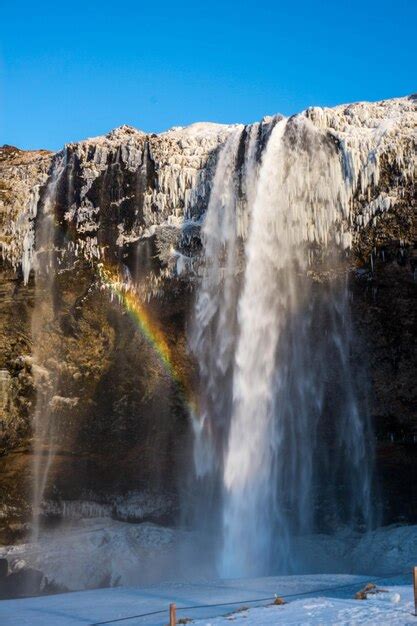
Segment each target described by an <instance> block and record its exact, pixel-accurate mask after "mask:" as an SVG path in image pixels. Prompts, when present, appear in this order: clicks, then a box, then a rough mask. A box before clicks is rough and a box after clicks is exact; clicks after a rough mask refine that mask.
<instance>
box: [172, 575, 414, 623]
mask: <svg viewBox="0 0 417 626" xmlns="http://www.w3.org/2000/svg"><path fill="white" fill-rule="evenodd" d="M416 570H417V568H416ZM176 623H177V607H176V606H175V604H170V605H169V626H176Z"/></svg>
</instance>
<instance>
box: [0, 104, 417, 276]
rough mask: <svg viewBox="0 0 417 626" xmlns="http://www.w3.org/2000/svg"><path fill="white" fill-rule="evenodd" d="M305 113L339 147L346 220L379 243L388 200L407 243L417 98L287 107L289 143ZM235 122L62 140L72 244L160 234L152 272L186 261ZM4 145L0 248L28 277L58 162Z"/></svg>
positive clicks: (123, 241)
mask: <svg viewBox="0 0 417 626" xmlns="http://www.w3.org/2000/svg"><path fill="white" fill-rule="evenodd" d="M305 118H306V119H307V120H309V121H310V122H311V123H312V124H313V125H314V126H315V127H316V128H317V129H319V131H320V132H321V133H323V135H324V136H325V137H326V138H327V139H328V140H329V141H333V142H334V143H335V144H336V146H337V150H338V152H339V155H340V159H341V160H342V162H343V164H344V168H345V175H346V183H347V185H349V186H350V187H351V196H352V200H351V209H352V211H351V216H350V218H349V221H350V224H349V228H350V230H351V232H352V233H353V235H354V241H355V243H356V246H357V249H358V250H359V251H360V252H361V253H363V254H368V253H369V252H370V249H371V248H372V247H374V245H375V244H382V243H383V240H384V235H383V233H381V232H374V230H373V228H374V226H375V224H376V222H377V220H378V218H379V216H381V215H382V214H384V213H386V212H387V211H388V210H389V212H390V215H391V216H393V215H394V216H397V218H398V219H396V220H395V221H396V224H395V230H396V233H397V235H398V236H397V238H398V239H404V240H405V241H408V243H411V241H412V240H413V237H414V235H413V233H414V234H415V231H414V230H413V228H415V225H413V223H412V222H413V220H412V218H413V215H412V211H410V208H411V207H412V205H413V202H414V200H415V187H414V184H415V177H416V158H417V157H416V152H417V151H416V142H417V138H416V126H417V99H416V98H415V97H414V96H410V97H408V98H398V99H393V100H385V101H382V102H376V103H368V102H361V103H356V104H349V105H342V106H338V107H335V108H319V107H313V108H309V109H307V110H306V111H304V112H302V113H300V114H298V115H296V116H294V117H293V118H291V120H290V124H288V130H287V135H288V141H289V142H293V141H295V140H296V135H297V133H300V132H301V131H300V130H299V128H300V126H299V125H298V124H297V122H298V121H299V120H302V119H305ZM276 119H277V118H265V119H264V120H263V121H262V123H261V124H260V125H259V130H258V139H257V158H258V159H260V158H261V156H262V151H263V148H264V145H265V142H266V139H267V135H268V132H270V129H271V127H272V126H273V125H274V123H275V122H276ZM234 128H235V126H225V125H220V124H209V123H198V124H193V125H191V126H189V127H184V128H182V127H178V128H173V129H171V130H169V131H167V132H164V133H161V134H159V135H156V134H146V133H143V132H141V131H138V130H136V129H134V128H132V127H129V126H122V127H120V128H117V129H115V130H113V131H112V132H110V133H109V134H108V135H106V136H103V137H97V138H93V139H87V140H85V141H82V142H79V143H74V144H68V145H67V146H65V148H64V149H63V153H62V154H63V158H64V161H65V167H64V171H63V172H62V174H61V177H60V181H59V184H58V191H57V201H58V202H57V215H56V218H57V220H59V224H60V228H61V230H62V233H63V236H64V238H65V246H66V247H67V248H68V250H69V251H72V252H74V253H75V254H76V255H79V254H80V255H85V256H86V257H87V258H96V259H99V258H101V257H103V256H106V255H109V256H110V257H113V258H118V259H122V258H127V256H128V255H129V254H130V252H131V250H132V245H133V244H136V243H137V242H140V241H144V242H145V241H150V240H152V241H153V243H154V244H155V246H156V252H157V254H158V256H159V260H160V261H161V267H160V268H159V270H158V272H157V273H156V275H153V280H154V281H156V283H158V279H161V277H162V276H167V275H170V276H173V275H175V274H176V273H180V272H181V271H183V270H184V269H186V270H187V269H190V267H191V265H192V260H191V259H190V257H192V256H193V251H192V250H189V249H188V246H189V245H190V244H191V243H192V241H193V238H194V236H195V235H197V238H198V229H199V226H200V224H201V218H202V216H203V214H204V211H205V209H206V207H207V202H208V198H209V193H210V187H211V183H212V178H213V172H214V167H215V163H216V158H217V152H218V148H219V146H221V145H223V143H224V141H225V140H226V138H227V136H228V135H229V133H230V132H231V131H232V130H233V129H234ZM249 131H250V126H248V127H245V128H243V127H242V135H241V151H240V163H238V167H239V166H242V163H243V159H244V153H245V141H246V139H247V136H248V135H249ZM300 140H302V138H301V139H300V137H298V141H300ZM1 156H2V157H3V158H1V161H0V175H1V178H2V181H3V189H2V195H1V200H0V201H1V208H2V223H1V225H0V227H1V230H0V245H1V250H2V256H3V259H4V260H5V261H7V262H10V263H11V264H12V265H13V266H14V267H16V268H17V267H18V266H19V265H21V267H22V270H23V274H24V279H25V282H27V280H28V278H29V272H30V268H31V264H32V259H33V250H32V248H33V245H34V221H35V218H36V210H37V209H36V205H37V202H38V200H39V198H40V199H41V202H42V185H45V182H46V178H47V176H46V170H47V169H48V166H49V168H53V163H54V158H56V157H53V155H51V154H44V153H35V154H34V155H33V156H31V153H27V154H26V153H21V152H14V151H11V150H10V149H7V148H3V149H2V155H1ZM390 219H391V220H392V218H390ZM400 223H404V228H401V226H400ZM366 229H367V232H371V231H372V233H373V235H372V241H370V240H368V241H367V242H365V241H364V238H363V236H361V232H362V231H364V230H366ZM368 239H369V238H368ZM61 244H62V242H61ZM63 253H64V250H63Z"/></svg>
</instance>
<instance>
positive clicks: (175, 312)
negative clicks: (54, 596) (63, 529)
mask: <svg viewBox="0 0 417 626" xmlns="http://www.w3.org/2000/svg"><path fill="white" fill-rule="evenodd" d="M280 119H281V116H279V115H277V116H273V117H266V118H264V119H263V120H262V121H261V122H260V123H258V124H252V125H247V126H244V125H231V126H227V125H220V124H209V123H201V124H193V125H191V126H189V127H185V128H173V129H171V130H169V131H167V132H164V133H161V134H158V135H156V134H149V133H144V132H141V131H138V130H136V129H134V128H131V127H128V126H122V127H120V128H117V129H115V130H113V131H112V132H110V133H109V134H108V135H106V136H102V137H97V138H92V139H87V140H85V141H82V142H79V143H73V144H68V145H66V146H65V147H64V148H63V150H62V151H61V152H59V153H57V154H52V153H49V152H46V151H38V152H24V151H20V150H18V149H16V148H12V147H10V146H4V147H3V148H1V149H0V249H1V259H2V263H1V266H0V294H1V296H2V297H1V298H0V378H1V380H2V385H1V394H2V398H1V407H3V408H2V412H1V414H0V425H1V428H0V450H1V451H3V452H9V451H10V450H13V449H14V450H19V449H20V448H19V446H22V445H26V444H27V442H28V440H29V438H30V436H31V417H32V416H33V412H34V406H35V393H34V375H35V377H36V376H38V383H39V381H42V384H43V385H45V386H46V387H48V385H49V387H51V380H54V381H55V382H54V385H55V388H54V391H53V395H52V396H51V403H50V405H51V410H52V411H53V415H54V420H55V423H56V424H57V425H58V426H57V428H58V432H59V435H60V444H59V446H60V448H59V451H58V452H57V462H56V463H55V465H54V470H53V472H54V479H56V480H55V485H56V488H57V489H58V491H60V493H62V494H64V496H65V497H69V498H71V497H77V496H80V497H81V496H82V495H83V494H82V493H80V488H81V487H80V485H81V486H82V487H85V489H87V490H89V493H90V491H94V490H96V489H97V488H98V487H100V488H103V485H105V488H106V489H107V490H109V491H111V490H112V489H114V488H115V487H114V486H115V481H116V475H118V476H119V477H118V478H117V481H118V482H117V481H116V482H117V488H118V489H120V488H123V489H132V488H136V486H137V484H136V483H137V481H138V480H139V481H140V480H145V479H146V480H150V477H156V478H155V479H156V480H159V479H160V477H161V476H163V482H164V481H165V483H166V484H165V486H166V488H167V489H170V488H172V482H173V481H174V480H175V475H176V472H177V471H178V468H179V467H180V466H183V465H184V462H185V457H186V456H187V454H188V453H189V446H188V447H187V437H188V431H187V428H188V426H187V418H186V415H185V411H184V407H183V406H182V402H181V398H179V396H178V389H176V387H175V384H174V383H173V381H172V377H171V378H170V377H169V376H168V375H167V372H166V371H165V370H164V367H162V366H161V359H160V358H159V357H158V355H157V354H156V353H155V349H154V347H152V346H150V345H149V342H148V341H147V340H146V337H143V336H142V335H141V334H140V333H137V332H135V327H134V326H132V324H130V323H128V322H127V321H126V318H127V315H126V312H124V311H123V308H122V307H121V306H120V305H119V303H118V301H117V300H118V297H116V298H114V293H115V292H117V289H118V287H117V288H115V287H114V286H112V288H111V289H108V287H109V285H108V284H107V285H106V284H103V267H104V268H105V269H106V268H107V269H109V268H111V271H113V270H114V268H117V271H118V273H119V274H118V276H117V278H118V279H121V281H122V282H123V281H124V282H128V281H130V280H131V279H133V281H134V282H135V284H136V285H137V289H138V291H140V296H141V300H142V301H143V302H146V303H147V306H148V315H149V316H150V317H151V318H152V322H153V324H154V330H155V329H156V330H155V332H156V331H157V329H159V330H161V329H162V330H163V335H164V337H165V339H164V341H165V343H166V345H163V349H164V350H165V349H168V350H169V351H170V355H171V357H172V359H173V360H174V361H175V364H176V372H175V376H176V377H177V378H178V377H179V378H183V377H184V376H183V373H184V372H186V373H187V376H188V377H189V378H190V379H191V380H192V378H193V376H194V375H195V374H194V369H195V368H194V365H193V362H192V359H191V357H190V355H189V351H188V349H187V338H186V331H185V329H186V325H187V323H188V320H189V316H190V310H191V297H192V295H191V294H192V291H193V289H192V288H193V287H194V286H195V284H197V283H198V282H199V280H200V274H201V272H200V269H201V249H202V246H201V237H200V231H201V226H202V224H203V222H204V216H205V213H206V210H207V207H208V204H209V199H210V193H211V190H212V188H213V182H214V176H215V170H216V165H217V163H218V159H219V153H220V150H221V148H222V147H223V146H224V145H225V142H226V141H227V139H228V137H230V136H231V133H234V134H235V135H236V136H237V135H238V136H239V141H238V146H237V150H236V160H235V162H234V164H233V172H232V173H231V175H232V177H233V184H234V188H235V190H237V203H236V206H237V210H238V213H239V215H238V219H239V220H241V224H240V228H239V236H240V237H245V233H246V230H247V215H246V214H245V210H244V207H245V203H246V200H247V197H248V195H250V193H251V191H253V190H251V189H249V188H248V179H247V177H245V176H244V169H245V163H247V160H248V158H249V157H250V158H253V159H254V160H255V161H256V162H257V163H258V164H259V163H261V161H262V158H263V155H264V153H265V148H266V146H267V143H268V139H269V137H270V134H271V131H272V130H273V129H274V127H275V125H276V124H277V122H278V121H279V120H280ZM416 129H417V99H416V97H415V96H409V97H405V98H398V99H393V100H386V101H382V102H376V103H366V102H363V103H356V104H349V105H342V106H338V107H335V108H318V107H314V108H310V109H307V110H306V111H304V112H302V113H300V114H298V115H295V116H293V117H291V118H290V119H289V120H288V122H287V123H286V125H285V134H284V137H283V141H284V143H286V144H287V145H288V146H290V147H293V148H294V151H293V153H294V154H296V153H297V150H299V151H300V154H306V153H309V152H310V153H312V154H313V155H314V150H315V149H316V148H317V146H319V147H321V148H323V146H324V147H325V148H326V150H327V149H328V150H330V151H331V153H332V155H333V156H335V158H336V159H338V161H339V162H340V164H341V166H342V171H343V185H342V187H343V189H342V192H343V197H344V200H346V206H345V207H344V211H343V215H342V217H341V219H342V220H343V228H342V229H341V232H343V233H344V237H343V242H342V244H343V245H342V247H345V249H346V248H347V250H348V254H347V255H346V258H347V263H346V264H345V267H346V268H347V270H352V269H354V271H353V272H351V278H352V276H353V278H352V296H353V317H354V322H355V329H356V331H357V332H358V334H359V335H361V337H362V339H363V345H364V346H365V347H364V350H365V352H366V353H367V359H368V361H369V368H370V371H371V377H370V378H371V386H372V392H373V393H372V396H371V397H372V401H371V409H370V412H371V415H372V417H373V420H374V423H375V427H376V432H377V434H378V436H379V437H380V438H381V442H382V443H381V444H380V446H379V448H378V451H377V452H378V454H379V459H380V460H379V461H378V462H380V463H381V468H382V469H381V475H383V477H384V478H383V479H384V480H385V481H386V483H387V485H389V489H388V491H387V493H388V496H387V501H388V502H389V503H388V505H387V507H388V509H389V511H390V513H389V515H390V516H391V517H390V519H396V515H397V508H398V510H401V511H402V513H403V512H404V510H406V509H407V513H406V514H407V515H409V517H410V519H411V518H413V519H417V511H415V510H414V508H413V505H412V504H411V505H410V504H407V506H406V507H403V506H399V505H398V506H397V504H396V502H397V501H398V498H397V497H396V490H397V492H398V487H399V485H398V484H397V483H396V482H395V479H394V478H393V476H394V474H393V472H391V471H390V468H391V467H392V464H394V465H396V464H397V465H398V464H402V465H404V463H405V464H406V465H407V468H408V469H407V471H411V470H410V468H412V467H416V466H417V464H414V463H413V459H414V458H415V456H413V454H414V453H413V454H411V456H407V455H404V454H402V452H401V449H400V447H399V442H403V441H404V442H406V443H407V442H413V441H414V439H413V438H414V436H415V435H417V425H416V424H415V420H414V418H413V415H414V413H415V406H416V404H415V403H416V401H417V399H416V393H415V385H414V381H413V377H412V372H413V371H415V368H416V367H417V362H416V359H417V356H416V354H417V350H416V349H414V346H415V345H416V342H417V334H416V332H415V328H416V327H417V313H416V310H415V306H414V305H413V303H414V301H415V300H414V298H415V289H416V281H415V276H416V275H415V268H416V265H417V260H416V259H417V249H416V246H417V243H416V242H417V218H416V211H417V198H416V186H415V182H416V174H417V168H416V165H417V150H416V148H417V131H416ZM312 137H314V138H315V139H314V141H312ZM220 192H221V190H220ZM226 192H227V190H225V193H226ZM217 193H219V190H218V192H217ZM300 193H302V189H301V188H300ZM220 196H221V193H220ZM219 201H222V199H221V197H220V200H219ZM313 204H314V203H313ZM48 211H49V212H51V211H52V213H50V214H49V217H50V218H52V219H51V223H50V225H49V226H50V229H49V231H48V233H49V234H50V239H51V240H50V241H49V244H48V243H47V242H46V239H45V233H44V234H43V235H42V236H41V233H40V232H39V226H40V224H41V223H42V219H43V217H44V216H45V215H47V214H48ZM245 220H246V221H245ZM310 226H311V224H308V225H306V231H308V232H312V233H313V235H312V236H313V238H314V231H315V229H314V228H310ZM313 243H314V242H313ZM316 243H318V242H316ZM48 245H50V246H52V248H53V250H54V255H55V257H56V259H55V260H56V265H55V272H54V281H53V284H52V285H51V289H50V291H51V292H52V294H49V297H50V298H51V311H50V312H49V313H50V320H49V325H48V328H47V331H48V332H47V333H46V334H45V335H44V341H43V342H42V345H41V352H40V354H39V355H38V360H39V361H40V362H41V363H42V368H43V369H41V370H39V368H38V370H36V367H38V365H39V364H38V363H37V364H34V361H33V342H32V338H33V306H34V285H35V280H34V269H35V266H36V263H37V262H39V259H42V257H44V258H45V256H46V257H47V254H46V255H45V253H48V249H47V248H48ZM238 247H239V246H238ZM35 251H36V252H37V253H39V254H38V255H37V254H36V253H35ZM349 251H350V253H349ZM238 252H239V250H238ZM37 256H38V260H37ZM236 267H239V264H238V263H237V264H236ZM311 271H312V273H313V274H314V272H316V271H317V270H316V269H315V268H312V270H311ZM107 277H108V276H107ZM317 278H318V280H325V278H326V277H325V276H324V275H321V276H319V275H318V274H317ZM104 282H105V281H104ZM107 283H108V281H107ZM38 287H39V286H38ZM38 287H37V289H38ZM103 288H105V289H103ZM38 291H39V289H38ZM109 292H110V293H109ZM109 295H110V296H111V297H109ZM41 296H42V293H40V294H39V293H38V300H39V297H41ZM119 296H120V294H119ZM142 296H143V297H142ZM154 296H157V297H154ZM112 298H113V301H112ZM35 308H36V307H35ZM401 328H402V329H403V330H402V331H401ZM404 329H405V330H404ZM156 336H158V334H157V332H156ZM354 356H355V358H356V359H357V361H358V362H359V360H360V358H361V356H360V355H354ZM36 372H37V373H36ZM174 378H175V377H174ZM155 433H156V434H155ZM144 442H146V444H144ZM391 445H392V447H390V446H391ZM69 450H70V451H71V454H69V453H68V451H69ZM74 453H77V454H78V455H79V457H74V456H71V455H74ZM6 458H7V459H8V461H7V472H5V474H4V476H5V479H4V481H5V482H4V485H5V486H6V487H5V491H4V495H3V496H1V497H0V507H1V506H3V507H6V508H7V507H9V508H8V509H7V511H9V513H7V512H6V513H5V514H4V516H3V518H4V519H6V518H7V519H8V520H9V521H10V511H11V510H14V511H20V512H18V513H16V516H17V518H18V519H19V520H21V511H22V510H24V507H23V506H21V502H20V500H19V503H17V502H16V498H14V499H13V498H11V496H10V494H11V493H15V494H16V493H18V492H19V491H20V492H23V490H24V488H25V487H24V485H25V484H26V483H25V480H24V475H25V474H24V472H22V471H21V463H22V461H21V459H22V457H21V456H19V452H16V453H13V454H12V455H11V456H10V455H9V457H4V459H6ZM24 458H25V459H26V461H25V463H27V458H28V455H26V456H25V457H24ZM80 458H81V459H82V460H81V461H80V460H79V459H80ZM74 459H75V460H74ZM77 459H78V460H77ZM1 462H2V461H1V459H0V465H1ZM390 464H391V465H390ZM110 467H111V468H112V471H110V470H109V468H110ZM92 468H93V469H92ZM413 471H415V470H413ZM71 476H72V477H73V479H74V480H73V482H74V483H75V482H77V485H78V487H77V489H75V487H74V484H73V482H72V480H71ZM92 476H93V477H94V478H91V477H92ZM158 477H159V478H158ZM416 478H417V476H416ZM26 482H27V481H26ZM8 485H12V486H13V488H9V487H8ZM120 485H122V487H121V486H120ZM0 487H1V485H0ZM390 489H391V491H389V490H390ZM389 493H392V496H390V495H389ZM19 498H20V496H19ZM404 500H407V498H406V497H405V496H404ZM407 507H408V508H407ZM4 510H6V509H4ZM1 519H2V518H1V509H0V535H1V530H2V526H1V524H2V522H1Z"/></svg>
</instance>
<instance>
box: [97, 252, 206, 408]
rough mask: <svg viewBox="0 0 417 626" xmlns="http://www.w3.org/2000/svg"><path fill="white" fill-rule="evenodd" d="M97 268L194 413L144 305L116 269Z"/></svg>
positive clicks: (181, 379) (191, 398)
mask: <svg viewBox="0 0 417 626" xmlns="http://www.w3.org/2000/svg"><path fill="white" fill-rule="evenodd" d="M98 270H99V275H100V278H101V281H102V283H103V285H104V286H105V287H107V288H108V289H109V290H110V292H111V293H112V294H114V295H115V296H116V297H117V299H118V301H119V303H120V304H121V305H122V306H123V307H124V309H125V310H126V311H127V313H128V314H129V316H130V318H131V319H132V320H133V322H134V324H135V326H136V327H137V328H138V329H139V330H140V332H141V333H142V335H143V336H144V337H145V339H146V340H147V341H148V343H149V344H150V345H151V346H152V347H153V349H154V351H155V353H156V354H157V355H158V357H159V360H160V362H161V363H162V365H163V367H164V369H165V371H166V372H167V374H168V375H169V377H170V378H171V380H172V381H174V383H175V384H176V385H177V387H178V389H179V391H180V393H181V396H182V399H183V402H184V404H185V406H186V408H187V410H188V411H189V412H190V414H191V416H195V415H197V403H196V401H195V399H194V396H193V393H192V391H191V388H190V385H189V383H188V380H187V379H186V378H185V376H184V374H183V373H182V371H181V369H180V368H179V367H178V366H177V365H176V364H175V360H174V357H173V354H172V350H171V348H170V346H169V344H168V342H167V340H166V338H165V335H164V334H163V332H162V331H161V329H160V328H159V326H158V325H157V324H156V323H155V322H154V321H153V320H152V318H151V316H150V314H149V311H148V310H147V309H146V307H145V306H144V304H143V302H142V301H141V299H140V297H139V295H138V293H137V292H136V290H135V289H134V287H133V286H130V285H129V284H128V283H126V281H124V280H123V279H122V277H121V276H120V273H119V272H118V271H117V270H115V269H113V268H111V267H109V266H106V265H105V264H104V263H99V264H98Z"/></svg>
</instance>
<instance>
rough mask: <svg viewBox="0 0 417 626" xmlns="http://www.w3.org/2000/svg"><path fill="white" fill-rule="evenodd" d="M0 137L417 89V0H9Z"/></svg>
mask: <svg viewBox="0 0 417 626" xmlns="http://www.w3.org/2000/svg"><path fill="white" fill-rule="evenodd" d="M0 6H1V13H0V15H1V22H0V144H3V143H9V144H13V145H17V146H19V147H22V148H40V147H43V148H50V149H58V148H60V147H61V146H62V145H63V144H64V143H65V142H70V141H77V140H79V139H83V138H85V137H88V136H94V135H98V134H103V133H106V132H108V131H109V130H110V129H111V128H114V127H115V126H119V125H121V124H131V125H133V126H136V127H138V128H141V129H143V130H145V131H155V132H158V131H161V130H164V129H166V128H169V127H170V126H173V125H185V124H189V123H192V122H195V121H217V122H226V123H230V122H251V121H255V120H257V119H260V118H261V117H263V116H264V115H267V114H272V113H277V112H281V113H284V114H291V113H294V112H297V111H300V110H301V109H303V108H305V107H307V106H309V105H312V104H315V105H327V106H331V105H334V104H338V103H342V102H350V101H355V100H378V99H382V98H389V97H394V96H401V95H406V94H409V93H412V92H413V91H414V92H415V91H417V86H416V77H417V69H416V68H417V63H416V61H417V58H416V56H417V55H416V25H417V0H406V1H405V0H395V1H391V0H361V1H358V0H352V1H350V2H349V0H343V1H340V0H333V2H327V1H326V2H325V1H323V0H322V1H320V0H298V1H297V2H295V1H287V0H286V1H283V0H275V1H274V0H268V1H266V0H257V1H254V0H239V1H238V0H236V1H235V2H230V1H229V0H223V1H221V0H212V1H210V0H204V1H203V2H199V1H198V0H195V1H194V2H186V1H183V0H178V1H177V2H175V0H172V1H171V2H169V1H166V0H159V1H157V2H156V1H155V2H152V0H147V1H146V2H142V1H141V0H136V1H135V2H131V1H130V0H128V1H123V0H119V1H117V0H112V2H108V1H107V0H102V1H100V2H98V1H97V0H84V1H83V2H80V1H79V0H71V1H70V2H63V1H62V0H61V1H60V2H56V1H54V2H49V1H42V0H38V1H37V2H36V1H35V0H21V1H20V2H19V1H17V0H16V2H6V0H3V2H1V3H0Z"/></svg>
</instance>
